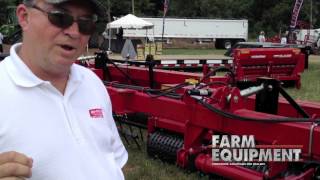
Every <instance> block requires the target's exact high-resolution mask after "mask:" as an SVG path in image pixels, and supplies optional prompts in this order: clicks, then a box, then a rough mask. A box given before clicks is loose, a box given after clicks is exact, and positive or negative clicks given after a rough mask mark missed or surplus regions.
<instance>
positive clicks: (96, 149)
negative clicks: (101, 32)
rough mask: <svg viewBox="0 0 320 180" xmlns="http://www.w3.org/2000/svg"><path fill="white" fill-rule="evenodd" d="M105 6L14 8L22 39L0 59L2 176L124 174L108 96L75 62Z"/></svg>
mask: <svg viewBox="0 0 320 180" xmlns="http://www.w3.org/2000/svg"><path fill="white" fill-rule="evenodd" d="M103 12H105V10H104V8H103V7H102V6H101V3H100V2H99V1H98V0H23V3H21V4H19V5H18V6H17V10H16V15H17V18H18V22H19V24H20V26H21V29H22V32H23V39H22V43H18V44H15V45H13V46H12V47H11V49H10V56H8V57H7V58H6V59H4V60H3V61H2V62H1V63H0V84H1V86H0V92H1V93H0V106H1V109H0V179H3V180H4V179H7V180H8V179H27V178H28V179H29V178H30V180H91V179H92V180H106V179H112V180H122V179H124V175H123V172H122V167H123V166H124V165H125V163H126V161H127V159H128V154H127V151H126V149H125V147H124V145H123V143H122V141H121V139H120V137H119V134H118V131H117V127H116V124H115V122H114V119H113V116H112V107H111V102H110V97H109V95H108V93H107V91H106V88H105V86H104V85H103V83H102V81H101V80H100V79H99V78H98V77H97V76H96V75H95V74H94V73H93V72H92V71H90V70H89V69H87V68H84V67H82V66H79V65H77V64H75V63H74V62H75V60H76V59H77V58H78V57H79V56H80V55H81V54H82V53H83V52H84V51H85V48H86V45H87V43H88V40H89V37H90V35H91V34H92V33H93V32H94V31H95V26H96V22H97V17H98V15H100V16H102V15H103Z"/></svg>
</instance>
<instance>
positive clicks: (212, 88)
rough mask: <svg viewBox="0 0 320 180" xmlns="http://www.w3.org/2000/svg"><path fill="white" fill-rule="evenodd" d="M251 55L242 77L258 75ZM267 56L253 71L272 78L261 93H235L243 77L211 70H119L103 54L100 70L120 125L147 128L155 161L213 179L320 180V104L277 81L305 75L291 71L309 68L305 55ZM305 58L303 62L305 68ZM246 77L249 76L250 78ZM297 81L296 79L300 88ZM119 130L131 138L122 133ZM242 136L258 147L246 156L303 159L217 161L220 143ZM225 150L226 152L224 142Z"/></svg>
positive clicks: (257, 89)
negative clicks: (265, 153) (280, 153)
mask: <svg viewBox="0 0 320 180" xmlns="http://www.w3.org/2000/svg"><path fill="white" fill-rule="evenodd" d="M244 51H245V52H243V51H237V54H241V55H240V57H238V58H236V59H235V62H236V63H238V64H239V66H241V68H243V70H242V71H251V69H250V68H249V70H248V69H246V65H247V61H253V59H250V57H249V56H256V54H255V53H258V52H259V51H252V52H251V50H250V52H247V51H249V50H244ZM273 51H277V50H273ZM288 54H290V56H292V57H295V58H294V60H289V59H288ZM265 56H266V57H263V58H262V57H260V58H258V59H254V64H255V65H254V66H253V67H252V69H254V71H258V72H259V71H264V72H269V73H270V77H263V78H258V77H257V78H255V85H254V86H252V87H249V88H247V89H243V90H240V89H239V88H238V87H236V84H237V83H236V81H237V80H239V79H241V78H239V77H237V76H239V73H240V70H237V69H235V70H232V69H228V68H227V67H217V68H213V69H210V70H209V71H208V74H207V75H205V76H204V75H201V74H196V73H186V72H176V71H166V70H159V69H154V66H155V64H154V62H153V61H152V58H150V59H149V60H150V61H147V62H145V65H146V66H148V67H149V68H145V67H133V66H130V65H128V64H127V65H123V64H121V65H119V64H118V65H117V64H116V63H114V62H112V60H108V58H107V57H105V56H104V54H103V53H102V54H97V58H96V63H95V67H94V68H93V70H94V71H95V72H96V73H97V74H98V75H99V76H100V77H102V79H103V80H104V83H105V85H106V89H107V90H108V92H109V94H110V97H111V99H112V104H113V112H114V117H115V119H116V120H117V121H118V122H119V123H120V124H124V123H125V124H129V125H130V126H136V127H140V128H141V127H142V128H146V129H147V133H148V139H147V153H148V155H149V156H151V157H157V158H160V159H161V160H163V161H167V162H172V163H176V164H177V165H178V166H180V167H182V168H185V169H189V170H194V171H201V172H203V173H206V174H209V175H211V177H213V178H216V177H223V178H227V179H246V180H247V179H316V178H319V167H320V166H319V165H320V144H318V143H317V142H318V141H319V140H320V128H319V127H318V124H319V122H320V119H319V115H320V104H318V103H312V102H299V103H298V102H296V101H295V100H293V99H292V98H291V97H290V96H289V95H288V94H287V93H286V92H285V90H284V89H283V88H282V86H281V83H280V81H279V80H276V79H274V78H275V77H278V78H279V77H280V75H282V74H286V75H287V76H290V77H291V76H292V75H291V73H292V71H295V72H296V73H299V70H295V68H294V67H293V66H291V65H292V64H296V66H302V67H300V70H301V69H303V61H304V60H303V56H302V55H300V54H299V52H298V51H297V50H296V49H286V50H285V51H283V52H282V54H280V55H278V56H279V58H280V59H281V60H284V61H283V63H279V62H277V61H276V60H274V59H276V58H275V57H272V55H270V54H268V53H267V54H265ZM251 58H252V57H251ZM299 58H302V64H300V61H299ZM261 59H262V60H261ZM280 59H279V61H280ZM259 60H261V61H259ZM298 61H299V62H298ZM127 63H128V62H127ZM140 63H141V62H140ZM106 64H108V65H106ZM262 66H263V68H262ZM283 66H285V67H287V68H285V67H283ZM268 68H269V70H268ZM218 70H224V71H227V72H228V73H227V75H225V76H223V77H217V76H212V75H213V74H215V72H217V71H218ZM273 74H280V75H277V76H274V75H273ZM240 77H246V74H245V73H243V75H242V76H240ZM295 78H296V77H294V78H292V79H290V80H294V81H296V80H297V79H295ZM185 79H195V80H197V81H185ZM161 87H162V88H163V87H165V88H164V89H160V88H161ZM280 95H281V96H282V97H279V96H280ZM136 113H142V114H144V116H145V119H144V120H138V119H134V118H130V117H131V115H134V114H136ZM119 130H120V133H121V134H127V135H128V133H126V132H124V130H123V129H122V128H120V129H119ZM236 135H239V136H246V135H250V136H251V135H252V136H254V144H255V146H254V147H242V146H241V147H242V148H244V149H250V148H253V149H259V148H260V151H261V149H262V148H271V149H272V152H273V151H277V150H276V149H281V148H282V149H283V148H284V149H286V148H287V149H288V148H296V149H297V150H299V154H300V155H299V158H298V160H296V161H290V160H284V161H283V162H282V161H279V159H278V160H277V159H273V160H264V161H263V162H262V163H261V162H260V163H258V164H256V163H254V162H255V160H257V159H251V160H252V161H253V163H248V161H246V160H242V161H240V162H241V163H239V162H238V163H235V164H234V163H232V162H233V161H232V159H231V162H230V159H229V160H226V161H224V160H221V159H220V160H219V161H215V159H214V156H215V155H214V153H213V149H214V148H215V147H216V146H214V145H213V144H214V141H213V137H214V136H226V137H227V139H229V140H232V139H234V136H236ZM218 144H219V145H220V146H221V144H223V141H220V142H219V143H218ZM241 147H240V148H241ZM240 148H239V147H236V148H234V149H240ZM227 149H232V147H227ZM223 150H224V149H223ZM248 151H249V150H248ZM253 151H256V150H253ZM243 152H246V151H245V150H243ZM220 155H221V154H220ZM251 155H252V154H251ZM287 157H289V156H287ZM289 159H290V158H289ZM242 162H244V163H242ZM217 163H218V165H217Z"/></svg>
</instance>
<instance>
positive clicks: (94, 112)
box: [89, 108, 103, 118]
mask: <svg viewBox="0 0 320 180" xmlns="http://www.w3.org/2000/svg"><path fill="white" fill-rule="evenodd" d="M89 114H90V117H91V118H103V113H102V109H98V108H97V109H90V110H89Z"/></svg>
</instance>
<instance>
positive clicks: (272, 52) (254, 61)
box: [233, 48, 304, 88]
mask: <svg viewBox="0 0 320 180" xmlns="http://www.w3.org/2000/svg"><path fill="white" fill-rule="evenodd" d="M233 67H234V71H235V74H236V79H237V81H240V82H247V81H249V82H255V81H256V78H257V77H271V78H275V79H278V80H280V81H284V82H285V81H294V82H295V85H296V87H297V88H300V85H301V83H300V75H301V73H302V72H303V71H304V54H303V53H301V52H300V49H294V48H257V49H236V50H235V56H234V60H233Z"/></svg>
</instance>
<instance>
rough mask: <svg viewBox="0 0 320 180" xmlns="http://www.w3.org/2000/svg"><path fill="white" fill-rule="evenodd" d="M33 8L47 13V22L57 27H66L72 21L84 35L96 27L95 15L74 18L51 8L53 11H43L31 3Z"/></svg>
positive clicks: (91, 32)
mask: <svg viewBox="0 0 320 180" xmlns="http://www.w3.org/2000/svg"><path fill="white" fill-rule="evenodd" d="M31 7H32V8H34V9H37V10H39V11H41V12H43V13H45V14H47V15H48V19H49V22H50V23H51V24H53V25H54V26H56V27H58V28H62V29H65V28H68V27H70V26H71V25H72V24H73V23H74V22H77V24H78V28H79V32H80V33H81V34H84V35H91V34H93V32H94V31H95V29H96V22H97V20H98V17H97V16H96V15H93V16H91V17H90V16H88V17H77V18H76V19H75V18H74V17H73V16H72V15H70V14H68V13H65V12H62V11H58V10H53V11H49V12H47V11H45V10H44V9H41V8H40V7H39V6H36V5H33V6H31Z"/></svg>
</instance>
